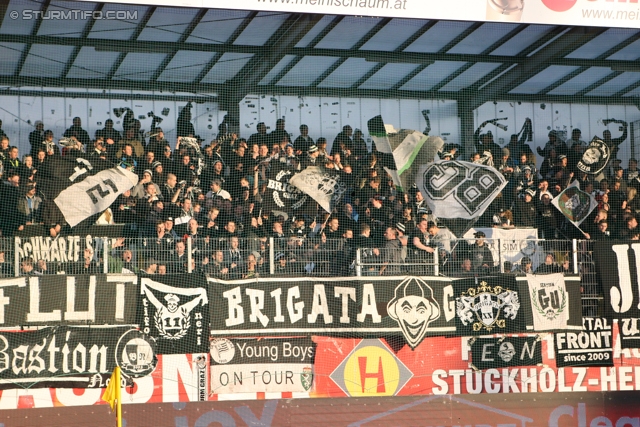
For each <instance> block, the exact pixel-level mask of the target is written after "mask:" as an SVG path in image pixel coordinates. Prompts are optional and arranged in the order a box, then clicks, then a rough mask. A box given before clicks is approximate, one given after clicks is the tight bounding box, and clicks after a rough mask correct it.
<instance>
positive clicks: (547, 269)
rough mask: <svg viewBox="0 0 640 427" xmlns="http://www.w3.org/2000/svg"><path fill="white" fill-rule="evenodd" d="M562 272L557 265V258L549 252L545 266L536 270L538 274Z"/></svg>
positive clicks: (542, 265)
mask: <svg viewBox="0 0 640 427" xmlns="http://www.w3.org/2000/svg"><path fill="white" fill-rule="evenodd" d="M561 270H562V268H561V267H560V266H559V265H558V264H556V256H555V255H554V254H553V253H551V252H549V253H547V255H546V257H545V259H544V264H540V265H539V266H538V268H536V274H550V273H559V272H560V271H561Z"/></svg>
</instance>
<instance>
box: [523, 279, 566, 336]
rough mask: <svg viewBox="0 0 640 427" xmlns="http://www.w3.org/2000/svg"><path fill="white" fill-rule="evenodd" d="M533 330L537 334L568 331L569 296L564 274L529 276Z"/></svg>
mask: <svg viewBox="0 0 640 427" xmlns="http://www.w3.org/2000/svg"><path fill="white" fill-rule="evenodd" d="M527 282H528V284H529V296H530V297H531V311H532V312H533V328H534V330H535V331H536V332H544V331H554V330H566V329H567V325H568V322H569V294H568V293H567V287H566V285H565V283H564V275H563V274H562V273H554V274H527Z"/></svg>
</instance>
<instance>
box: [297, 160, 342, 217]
mask: <svg viewBox="0 0 640 427" xmlns="http://www.w3.org/2000/svg"><path fill="white" fill-rule="evenodd" d="M289 183H290V184H292V185H294V186H296V187H297V188H298V189H300V191H302V192H303V193H305V194H307V195H309V197H311V198H312V199H313V200H315V201H316V202H318V204H319V205H320V206H321V207H322V209H324V210H325V211H327V212H331V211H332V210H333V207H334V206H335V205H336V204H337V203H338V202H339V201H340V199H341V198H342V195H343V194H344V193H345V191H346V190H347V186H346V185H345V184H344V183H343V182H340V174H338V172H337V171H335V170H332V169H324V168H321V167H319V166H308V167H307V168H306V169H305V170H303V171H302V172H300V173H297V174H295V175H294V176H292V177H291V179H290V180H289Z"/></svg>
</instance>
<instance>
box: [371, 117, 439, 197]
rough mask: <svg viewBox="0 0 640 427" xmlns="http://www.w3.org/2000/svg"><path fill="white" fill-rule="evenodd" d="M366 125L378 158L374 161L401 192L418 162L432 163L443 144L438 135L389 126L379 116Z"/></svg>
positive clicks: (413, 176) (411, 179)
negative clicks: (378, 161) (428, 134)
mask: <svg viewBox="0 0 640 427" xmlns="http://www.w3.org/2000/svg"><path fill="white" fill-rule="evenodd" d="M367 126H368V128H369V134H370V135H371V138H372V139H373V142H374V144H375V146H376V150H377V151H378V152H379V154H380V157H381V158H379V159H378V160H380V162H381V164H382V165H383V166H384V168H385V170H386V171H387V173H388V174H389V175H391V177H392V178H393V183H394V184H395V185H396V187H398V189H400V190H403V191H407V190H408V189H409V188H411V187H412V186H413V184H414V183H415V179H416V176H417V174H418V169H419V168H420V165H423V164H425V163H430V162H433V160H434V158H435V156H436V154H437V153H438V152H439V151H441V150H442V147H443V146H444V141H443V139H442V138H440V137H439V136H427V135H425V134H423V133H422V132H418V131H416V130H408V129H400V130H396V129H394V127H393V126H392V125H388V124H384V122H383V120H382V116H375V117H373V118H372V119H370V120H369V121H368V122H367Z"/></svg>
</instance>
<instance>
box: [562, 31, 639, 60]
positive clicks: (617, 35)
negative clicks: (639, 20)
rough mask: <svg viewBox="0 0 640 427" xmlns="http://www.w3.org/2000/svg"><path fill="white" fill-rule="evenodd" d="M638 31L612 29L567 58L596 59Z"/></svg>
mask: <svg viewBox="0 0 640 427" xmlns="http://www.w3.org/2000/svg"><path fill="white" fill-rule="evenodd" d="M637 32H638V30H630V29H625V28H612V29H609V30H607V31H605V32H604V33H602V34H600V35H599V36H598V37H596V38H594V39H593V40H590V41H588V42H587V43H585V44H584V45H582V46H580V47H579V48H578V49H576V50H574V51H573V52H571V53H570V54H568V55H567V56H565V58H581V59H594V58H597V57H598V56H600V55H602V54H603V53H605V52H606V51H608V50H610V49H612V48H614V47H616V46H617V45H619V44H620V43H622V42H623V41H625V40H627V39H628V38H629V37H632V36H633V35H634V34H636V33H637Z"/></svg>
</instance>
